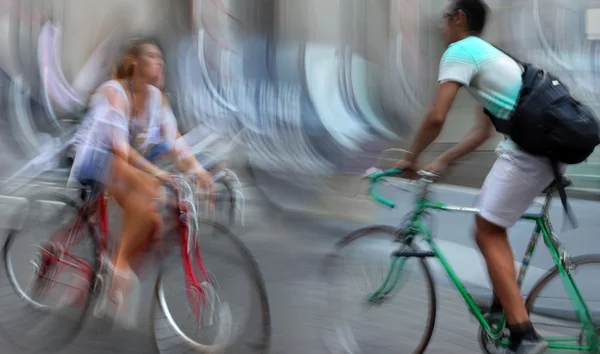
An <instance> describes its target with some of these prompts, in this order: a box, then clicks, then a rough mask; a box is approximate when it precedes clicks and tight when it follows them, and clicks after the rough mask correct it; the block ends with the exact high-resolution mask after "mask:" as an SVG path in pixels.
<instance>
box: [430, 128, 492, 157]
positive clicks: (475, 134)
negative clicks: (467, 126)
mask: <svg viewBox="0 0 600 354" xmlns="http://www.w3.org/2000/svg"><path fill="white" fill-rule="evenodd" d="M490 136H491V133H490V131H489V130H487V129H486V128H485V127H475V128H473V129H471V131H469V133H468V134H467V135H466V136H465V138H464V139H463V140H462V141H461V142H459V143H458V144H456V145H454V146H453V147H452V148H451V149H450V150H448V151H446V152H445V153H443V154H442V155H441V156H440V157H439V159H441V160H443V161H445V162H446V163H451V162H453V161H455V160H458V159H460V158H461V157H463V156H465V155H467V154H469V153H471V152H473V151H475V150H476V149H477V148H478V147H480V146H481V145H482V144H483V143H485V142H486V140H487V139H488V138H489V137H490Z"/></svg>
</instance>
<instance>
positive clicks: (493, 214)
mask: <svg viewBox="0 0 600 354" xmlns="http://www.w3.org/2000/svg"><path fill="white" fill-rule="evenodd" d="M565 168H566V166H564V165H563V166H561V172H564V170H565ZM552 181H554V173H553V172H552V167H551V166H550V162H549V160H548V159H547V158H543V157H537V156H533V155H530V154H528V153H526V152H524V151H522V150H519V149H507V150H504V151H503V152H502V153H501V154H500V156H499V157H498V159H497V160H496V162H495V163H494V166H493V167H492V169H491V170H490V173H489V174H488V175H487V177H486V179H485V182H483V187H482V188H481V192H480V194H479V197H478V199H477V205H476V206H477V208H478V209H479V215H480V216H481V217H482V218H484V219H485V220H487V221H489V222H491V223H493V224H495V225H498V226H501V227H504V228H509V227H511V226H513V225H514V224H515V223H516V222H517V221H518V220H519V219H520V218H521V215H523V213H525V211H526V210H527V209H528V208H529V206H530V205H531V204H532V203H533V200H534V199H535V198H536V197H537V196H538V195H539V194H540V193H541V192H542V191H543V190H544V189H545V188H546V187H548V186H549V185H550V183H552Z"/></svg>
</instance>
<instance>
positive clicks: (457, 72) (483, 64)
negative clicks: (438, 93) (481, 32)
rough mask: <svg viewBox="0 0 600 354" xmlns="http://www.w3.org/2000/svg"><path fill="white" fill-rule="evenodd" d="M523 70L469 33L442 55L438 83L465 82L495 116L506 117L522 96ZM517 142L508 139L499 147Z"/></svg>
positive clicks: (471, 92)
mask: <svg viewBox="0 0 600 354" xmlns="http://www.w3.org/2000/svg"><path fill="white" fill-rule="evenodd" d="M521 74H522V69H521V66H520V65H519V64H517V63H516V62H515V61H514V60H513V59H512V58H510V57H509V56H508V55H506V54H504V53H503V52H501V51H500V50H498V49H497V48H496V47H494V46H493V45H491V44H489V43H488V42H486V41H484V40H483V39H481V38H479V37H467V38H465V39H463V40H460V41H458V42H455V43H452V44H451V45H450V46H449V47H448V49H447V50H446V52H445V53H444V55H443V56H442V60H441V62H440V72H439V76H438V83H443V82H447V81H454V82H458V83H460V84H462V85H463V86H464V87H465V88H466V89H467V91H469V93H470V94H471V95H472V96H473V97H474V98H475V99H476V100H477V101H478V102H479V103H480V104H481V105H482V106H483V107H485V108H486V109H487V110H488V111H490V113H492V114H493V115H494V116H495V117H497V118H499V119H507V118H508V117H509V116H510V114H511V113H512V111H513V109H514V107H515V105H516V103H517V100H518V98H519V91H520V90H521V86H522V79H521ZM514 146H515V145H514V143H513V142H512V141H510V140H509V139H505V140H504V142H503V143H501V144H500V146H499V147H500V148H504V147H506V148H508V147H514Z"/></svg>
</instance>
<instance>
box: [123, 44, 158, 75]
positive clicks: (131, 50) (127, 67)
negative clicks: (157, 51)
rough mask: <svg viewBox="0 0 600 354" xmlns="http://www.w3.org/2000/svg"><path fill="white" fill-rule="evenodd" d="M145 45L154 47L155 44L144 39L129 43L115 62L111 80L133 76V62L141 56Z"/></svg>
mask: <svg viewBox="0 0 600 354" xmlns="http://www.w3.org/2000/svg"><path fill="white" fill-rule="evenodd" d="M146 45H156V43H154V41H152V40H150V39H146V38H134V39H132V40H130V41H129V43H128V44H127V49H126V50H125V54H124V55H123V56H121V57H119V58H117V60H116V61H115V62H116V63H115V67H114V69H113V75H112V76H113V79H117V80H118V79H124V78H127V77H131V76H132V75H133V61H134V59H137V58H139V57H140V55H142V51H143V49H144V47H145V46H146Z"/></svg>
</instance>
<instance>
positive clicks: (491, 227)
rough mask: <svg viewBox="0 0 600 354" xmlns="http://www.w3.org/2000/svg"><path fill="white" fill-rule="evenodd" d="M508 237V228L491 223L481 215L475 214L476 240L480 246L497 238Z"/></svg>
mask: <svg viewBox="0 0 600 354" xmlns="http://www.w3.org/2000/svg"><path fill="white" fill-rule="evenodd" d="M497 237H506V229H505V228H503V227H501V226H498V225H496V224H494V223H491V222H489V221H487V220H486V219H484V218H483V217H481V215H476V216H475V241H476V242H477V245H478V246H479V248H481V247H484V246H485V245H486V243H487V242H486V241H488V240H490V239H493V238H497Z"/></svg>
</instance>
